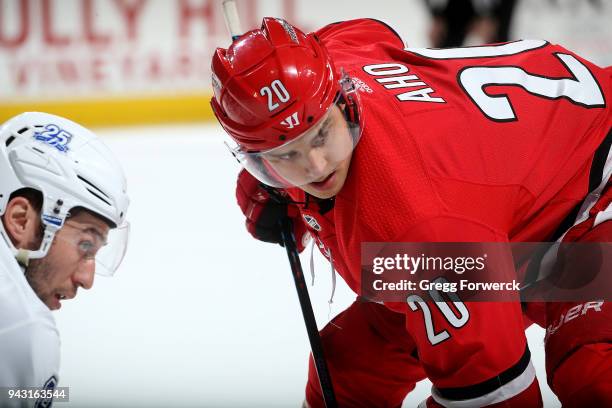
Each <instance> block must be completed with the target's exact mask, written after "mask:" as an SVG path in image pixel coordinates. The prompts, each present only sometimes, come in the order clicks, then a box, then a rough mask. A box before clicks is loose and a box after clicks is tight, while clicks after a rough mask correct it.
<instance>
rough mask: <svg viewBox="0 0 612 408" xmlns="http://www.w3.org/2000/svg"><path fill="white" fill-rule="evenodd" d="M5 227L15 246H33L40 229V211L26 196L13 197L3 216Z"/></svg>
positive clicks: (30, 247) (23, 247) (20, 247)
mask: <svg viewBox="0 0 612 408" xmlns="http://www.w3.org/2000/svg"><path fill="white" fill-rule="evenodd" d="M2 222H3V224H4V229H5V231H6V232H7V233H8V235H9V237H10V238H11V241H12V242H13V245H14V246H15V248H18V249H35V248H32V246H34V245H35V244H36V243H35V242H34V241H36V239H37V237H38V232H39V229H40V218H39V214H38V211H36V209H35V208H34V207H33V206H32V204H31V203H30V201H28V199H27V198H25V197H19V196H17V197H14V198H12V199H11V200H10V201H9V202H8V204H7V206H6V211H5V212H4V215H3V216H2Z"/></svg>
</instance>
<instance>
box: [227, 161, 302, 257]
mask: <svg viewBox="0 0 612 408" xmlns="http://www.w3.org/2000/svg"><path fill="white" fill-rule="evenodd" d="M236 200H237V201H238V205H239V206H240V209H241V210H242V213H243V214H244V216H245V217H246V228H247V231H249V233H250V234H251V235H252V236H253V237H254V238H256V239H258V240H260V241H264V242H272V243H275V244H280V245H282V239H281V227H280V223H279V221H280V220H281V219H282V218H284V217H287V216H288V217H289V218H291V220H292V221H293V233H294V234H295V239H296V241H297V242H296V243H297V248H298V250H299V251H300V252H301V251H302V250H303V249H304V246H305V245H306V241H307V238H306V239H304V235H305V234H307V233H308V232H307V229H306V225H305V224H304V222H303V221H302V217H301V215H300V210H299V209H298V207H297V206H296V205H295V204H292V203H291V202H290V198H289V197H288V195H287V193H286V192H285V191H284V190H279V189H274V188H272V187H265V188H264V186H263V185H262V184H261V182H260V181H259V180H257V179H256V178H255V177H253V176H252V175H251V174H250V173H249V172H248V171H246V170H244V169H243V170H242V171H240V174H239V175H238V182H237V183H236Z"/></svg>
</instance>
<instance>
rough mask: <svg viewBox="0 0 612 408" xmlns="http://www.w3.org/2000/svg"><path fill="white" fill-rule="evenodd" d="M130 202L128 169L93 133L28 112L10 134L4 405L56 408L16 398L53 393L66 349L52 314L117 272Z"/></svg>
mask: <svg viewBox="0 0 612 408" xmlns="http://www.w3.org/2000/svg"><path fill="white" fill-rule="evenodd" d="M128 203H129V199H128V196H127V192H126V180H125V176H124V173H123V170H122V169H121V166H120V165H119V163H118V162H117V160H116V159H115V158H114V156H113V155H112V153H111V152H110V150H109V149H108V148H107V147H106V146H105V145H104V144H103V143H102V141H101V140H100V139H98V138H97V137H96V136H95V135H94V134H93V133H92V132H90V131H89V130H87V129H85V128H84V127H82V126H80V125H78V124H76V123H74V122H72V121H70V120H67V119H64V118H61V117H58V116H55V115H50V114H45V113H37V112H28V113H23V114H21V115H18V116H16V117H14V118H12V119H10V120H9V121H7V122H6V123H5V124H4V125H2V127H1V128H0V216H1V218H2V222H1V223H0V235H1V236H2V239H1V240H0V241H2V242H0V390H2V395H0V406H2V407H5V406H49V405H48V404H49V402H50V401H48V400H47V401H43V400H42V399H40V400H36V399H34V398H30V399H27V398H26V399H24V398H21V397H22V396H24V395H26V396H27V394H25V393H22V394H16V392H15V391H18V390H24V389H27V388H39V389H46V391H45V392H44V393H42V394H40V393H39V395H42V396H49V395H50V394H52V393H50V392H49V391H50V390H51V391H52V390H53V389H54V388H55V387H56V385H57V383H58V369H59V346H60V340H59V333H58V330H57V328H56V325H55V320H54V318H53V316H52V315H51V310H56V309H59V308H60V307H61V302H62V301H63V300H65V299H71V298H73V297H75V296H76V294H77V291H78V289H79V288H84V289H89V288H91V286H92V285H93V279H94V273H98V274H102V275H112V274H113V273H114V272H115V270H116V269H117V267H118V266H119V264H120V263H121V260H122V259H123V256H124V254H125V250H126V248H127V236H128V232H129V231H128V230H129V225H128V223H127V221H126V212H127V208H128ZM2 387H6V388H2ZM15 395H18V396H19V397H16V396H15Z"/></svg>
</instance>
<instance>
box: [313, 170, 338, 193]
mask: <svg viewBox="0 0 612 408" xmlns="http://www.w3.org/2000/svg"><path fill="white" fill-rule="evenodd" d="M335 181H336V170H334V171H332V172H331V173H329V174H328V175H327V177H325V178H324V179H322V180H319V181H313V182H312V183H310V185H311V186H312V187H313V188H315V189H316V190H319V191H325V190H329V189H330V188H331V187H333V186H334V182H335Z"/></svg>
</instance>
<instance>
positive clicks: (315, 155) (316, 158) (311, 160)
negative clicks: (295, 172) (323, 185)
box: [306, 148, 327, 178]
mask: <svg viewBox="0 0 612 408" xmlns="http://www.w3.org/2000/svg"><path fill="white" fill-rule="evenodd" d="M306 157H307V160H308V163H307V169H308V172H309V173H310V175H311V176H312V177H313V178H318V177H322V176H324V175H325V170H326V168H327V159H326V158H325V154H324V152H323V151H322V150H321V149H316V148H315V149H310V151H309V152H308V155H307V156H306Z"/></svg>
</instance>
